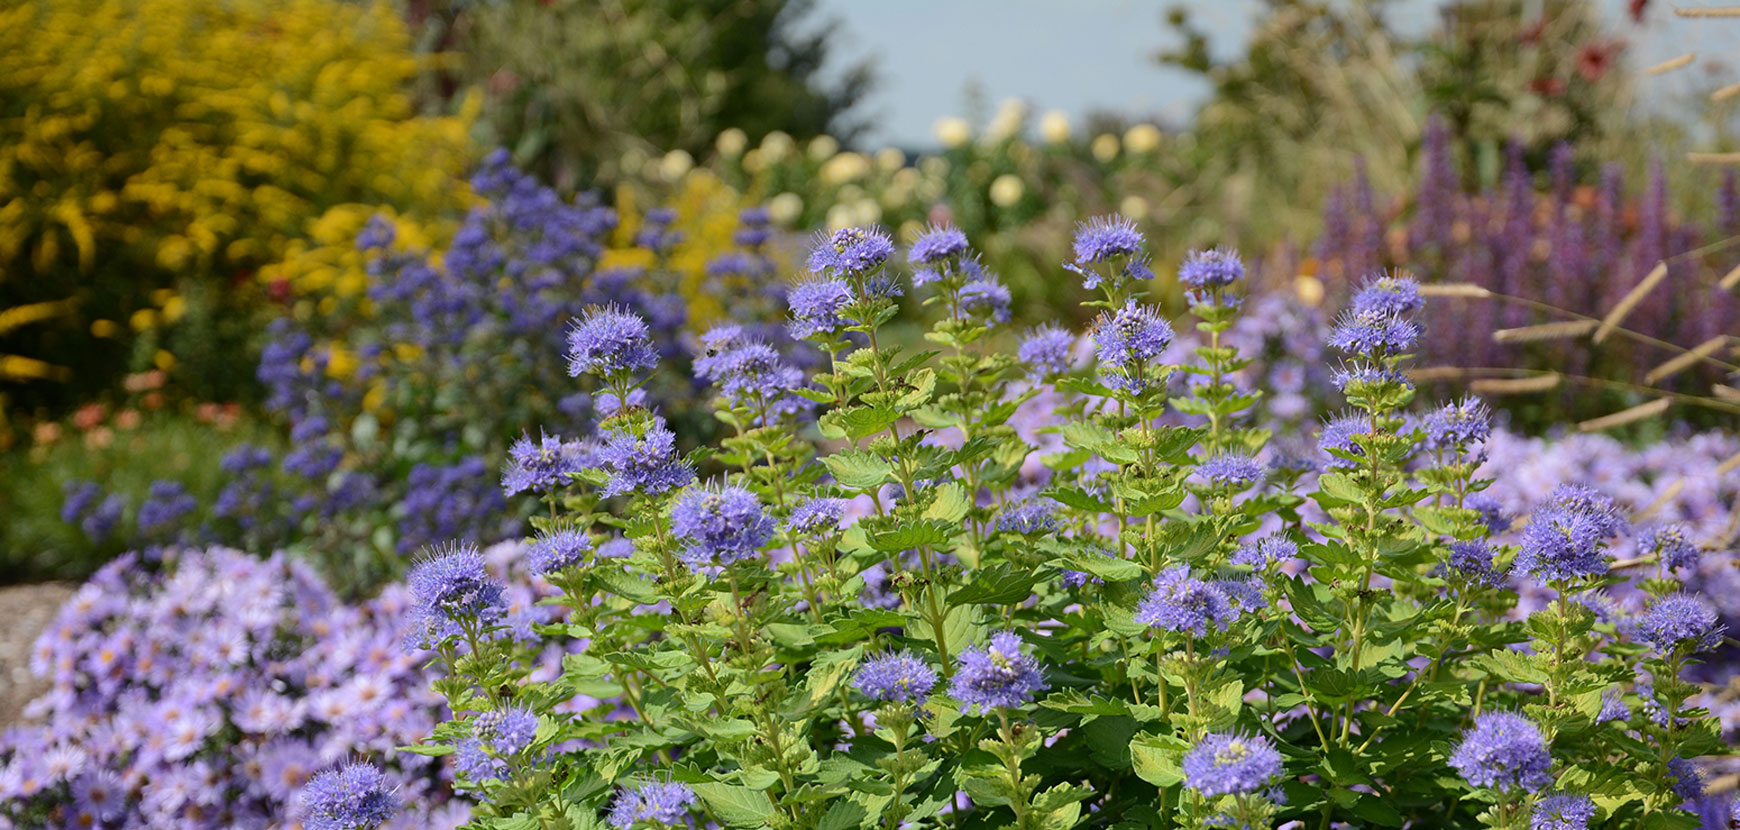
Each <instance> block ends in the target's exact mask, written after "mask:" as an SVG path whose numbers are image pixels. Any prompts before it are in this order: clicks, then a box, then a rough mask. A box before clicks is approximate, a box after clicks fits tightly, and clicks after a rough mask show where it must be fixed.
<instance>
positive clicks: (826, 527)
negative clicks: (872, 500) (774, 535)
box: [785, 496, 846, 535]
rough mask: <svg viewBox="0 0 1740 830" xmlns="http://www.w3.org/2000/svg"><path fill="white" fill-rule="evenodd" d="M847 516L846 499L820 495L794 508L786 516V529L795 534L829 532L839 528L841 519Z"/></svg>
mask: <svg viewBox="0 0 1740 830" xmlns="http://www.w3.org/2000/svg"><path fill="white" fill-rule="evenodd" d="M845 517H846V502H845V500H844V499H835V498H828V497H826V496H818V497H816V498H813V499H810V500H809V501H806V502H804V503H803V504H800V505H798V506H797V507H796V508H795V509H793V510H792V511H791V515H790V516H787V517H786V520H785V529H786V532H787V533H790V534H793V535H802V534H806V533H819V534H828V533H832V532H834V531H836V530H839V529H840V521H841V520H842V519H844V518H845Z"/></svg>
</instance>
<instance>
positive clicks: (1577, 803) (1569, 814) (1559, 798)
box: [1529, 793, 1595, 830]
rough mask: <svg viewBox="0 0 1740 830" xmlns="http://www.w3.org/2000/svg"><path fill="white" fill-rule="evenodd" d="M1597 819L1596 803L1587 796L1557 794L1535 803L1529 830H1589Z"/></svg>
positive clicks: (1530, 817)
mask: <svg viewBox="0 0 1740 830" xmlns="http://www.w3.org/2000/svg"><path fill="white" fill-rule="evenodd" d="M1594 817H1595V802H1593V801H1590V800H1589V797H1588V796H1586V795H1573V794H1570V793H1557V794H1554V795H1549V796H1545V797H1543V798H1542V799H1541V800H1540V801H1537V802H1535V811H1534V813H1533V814H1532V815H1530V816H1529V830H1589V819H1592V818H1594Z"/></svg>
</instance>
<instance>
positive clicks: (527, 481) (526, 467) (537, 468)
mask: <svg viewBox="0 0 1740 830" xmlns="http://www.w3.org/2000/svg"><path fill="white" fill-rule="evenodd" d="M589 461H590V459H589V458H588V457H587V455H586V453H585V452H584V451H583V450H582V449H581V448H580V445H579V444H577V443H570V442H565V441H563V440H562V439H561V437H560V436H556V435H541V437H540V439H539V440H538V441H537V442H536V443H533V442H532V439H531V436H529V435H522V436H520V439H519V440H518V441H515V442H514V444H513V446H511V447H509V448H508V460H507V464H506V465H505V466H504V467H503V468H502V471H501V489H502V491H503V492H505V493H506V494H508V495H510V496H511V495H514V494H515V493H524V492H526V491H528V490H529V491H532V492H538V493H542V492H547V491H550V490H554V489H556V488H558V487H561V486H563V485H565V484H567V483H568V480H569V476H571V475H574V474H576V473H579V472H580V471H582V470H584V469H586V467H587V464H588V462H589Z"/></svg>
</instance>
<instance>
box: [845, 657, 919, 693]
mask: <svg viewBox="0 0 1740 830" xmlns="http://www.w3.org/2000/svg"><path fill="white" fill-rule="evenodd" d="M936 681H937V675H936V670H934V669H932V668H931V667H930V666H929V665H927V664H926V663H925V662H924V660H922V659H920V658H919V657H918V656H916V655H914V654H913V653H912V652H910V651H895V652H887V653H884V654H878V655H876V656H874V657H871V658H870V659H868V660H866V661H864V665H862V666H860V667H859V668H858V675H857V677H856V678H854V679H853V681H852V687H853V688H855V689H857V690H858V692H859V693H860V694H862V695H864V696H865V697H867V698H870V699H871V700H886V701H894V702H897V703H923V702H924V701H925V698H928V697H930V691H931V689H934V688H936Z"/></svg>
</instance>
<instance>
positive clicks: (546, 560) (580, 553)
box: [526, 526, 592, 576]
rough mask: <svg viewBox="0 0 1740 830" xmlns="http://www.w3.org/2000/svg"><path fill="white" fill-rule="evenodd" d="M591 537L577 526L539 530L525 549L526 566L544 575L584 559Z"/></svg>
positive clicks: (570, 566)
mask: <svg viewBox="0 0 1740 830" xmlns="http://www.w3.org/2000/svg"><path fill="white" fill-rule="evenodd" d="M591 550H592V538H591V537H590V536H588V535H587V534H586V531H584V530H581V529H580V528H577V527H562V526H558V527H552V528H550V529H548V530H544V531H542V532H540V533H539V534H538V536H537V538H535V539H533V540H532V544H531V546H530V547H529V548H528V549H527V551H526V559H527V567H528V568H529V569H530V570H531V572H532V573H533V574H536V575H538V576H544V575H547V574H552V573H555V572H557V571H560V570H564V569H566V568H572V567H574V566H575V565H578V564H580V563H581V562H584V561H586V554H587V553H589V552H591Z"/></svg>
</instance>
